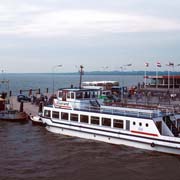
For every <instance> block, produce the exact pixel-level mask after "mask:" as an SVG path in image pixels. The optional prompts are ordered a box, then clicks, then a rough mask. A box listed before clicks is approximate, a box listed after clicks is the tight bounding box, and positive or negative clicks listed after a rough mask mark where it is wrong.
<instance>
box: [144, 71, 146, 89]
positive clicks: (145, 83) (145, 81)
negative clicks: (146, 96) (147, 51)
mask: <svg viewBox="0 0 180 180" xmlns="http://www.w3.org/2000/svg"><path fill="white" fill-rule="evenodd" d="M144 78H145V79H144V85H145V89H146V68H145V71H144Z"/></svg>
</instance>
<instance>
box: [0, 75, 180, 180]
mask: <svg viewBox="0 0 180 180" xmlns="http://www.w3.org/2000/svg"><path fill="white" fill-rule="evenodd" d="M7 76H8V79H10V89H11V90H12V91H13V92H16V93H18V90H19V89H27V88H41V89H43V88H44V89H45V88H50V89H52V76H51V75H42V74H39V75H37V74H30V75H28V74H24V75H21V74H16V75H7ZM7 76H6V77H7ZM83 79H84V80H85V81H86V80H88V81H89V80H118V81H120V82H121V83H124V85H128V86H129V85H136V84H137V83H138V82H142V77H132V76H124V77H120V76H89V77H86V76H84V77H83ZM54 81H55V89H57V88H59V87H64V86H70V84H74V85H78V81H79V76H62V75H55V77H54ZM39 179H43V180H100V179H101V180H126V179H127V180H136V179H137V180H166V179H167V180H179V179H180V157H178V156H173V155H167V154H163V153H155V152H150V151H146V150H140V149H136V148H130V147H126V146H123V145H122V146H120V145H119V146H118V145H111V144H106V143H102V142H96V141H91V140H86V139H80V138H76V137H68V136H63V135H56V134H53V133H50V132H48V131H47V130H46V129H45V128H44V127H41V126H32V124H31V122H27V123H25V124H22V123H10V122H3V121H2V122H0V180H39Z"/></svg>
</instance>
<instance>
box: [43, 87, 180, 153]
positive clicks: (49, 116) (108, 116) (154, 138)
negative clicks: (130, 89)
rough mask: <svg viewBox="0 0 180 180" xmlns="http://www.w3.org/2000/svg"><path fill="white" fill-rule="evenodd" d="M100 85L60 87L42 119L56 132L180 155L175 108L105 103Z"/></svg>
mask: <svg viewBox="0 0 180 180" xmlns="http://www.w3.org/2000/svg"><path fill="white" fill-rule="evenodd" d="M98 91H99V90H97V89H92V88H91V89H82V88H64V89H60V90H58V95H57V98H56V99H54V102H53V104H52V105H48V106H44V107H43V112H42V116H41V119H42V122H43V123H44V125H45V126H46V129H47V130H48V131H50V132H53V133H58V134H63V135H69V136H76V137H80V138H86V139H92V140H98V141H103V142H107V143H112V144H118V145H126V146H131V147H135V148H141V149H146V150H152V151H158V152H163V153H170V154H176V155H180V136H179V133H180V117H178V116H175V115H174V114H173V112H171V111H162V110H160V109H155V110H149V109H138V108H127V107H114V106H105V105H103V104H100V103H99V102H98V94H99V92H98Z"/></svg>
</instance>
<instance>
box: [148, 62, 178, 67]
mask: <svg viewBox="0 0 180 180" xmlns="http://www.w3.org/2000/svg"><path fill="white" fill-rule="evenodd" d="M145 66H146V67H149V63H148V62H146V63H145ZM156 66H157V67H162V65H161V63H160V62H157V63H156ZM166 66H171V67H174V63H173V62H169V63H168V64H166ZM178 66H180V64H178Z"/></svg>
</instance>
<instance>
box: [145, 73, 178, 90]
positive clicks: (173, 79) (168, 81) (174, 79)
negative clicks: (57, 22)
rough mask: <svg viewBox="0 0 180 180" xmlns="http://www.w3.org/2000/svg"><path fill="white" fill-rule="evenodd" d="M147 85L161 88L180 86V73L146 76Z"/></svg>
mask: <svg viewBox="0 0 180 180" xmlns="http://www.w3.org/2000/svg"><path fill="white" fill-rule="evenodd" d="M144 78H146V79H147V82H148V83H147V85H148V86H150V87H159V88H180V75H171V76H167V75H165V76H146V77H144Z"/></svg>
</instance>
